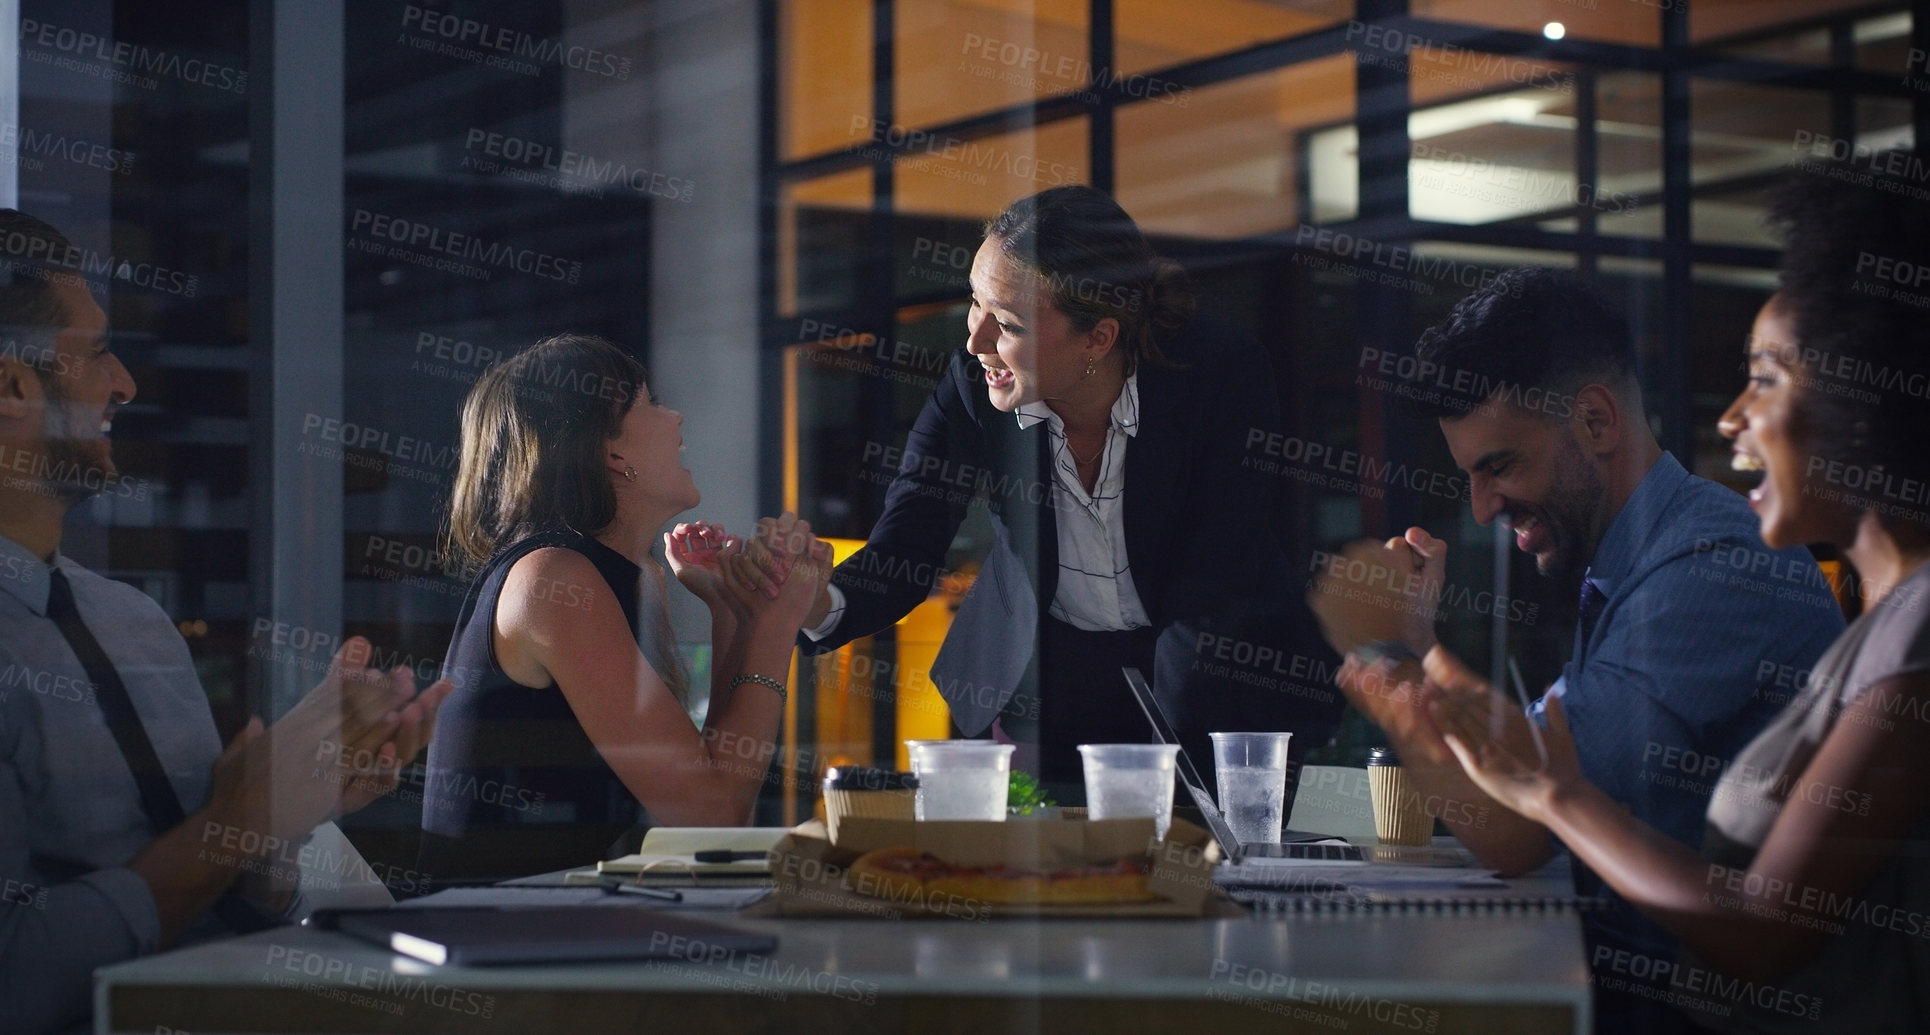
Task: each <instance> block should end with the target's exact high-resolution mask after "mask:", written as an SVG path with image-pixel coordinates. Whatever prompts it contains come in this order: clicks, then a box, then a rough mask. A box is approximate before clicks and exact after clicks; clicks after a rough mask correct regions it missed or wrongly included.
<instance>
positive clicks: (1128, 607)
mask: <svg viewBox="0 0 1930 1035" xmlns="http://www.w3.org/2000/svg"><path fill="white" fill-rule="evenodd" d="M1014 416H1015V417H1017V419H1018V422H1019V427H1021V428H1030V427H1033V426H1035V425H1037V424H1038V423H1039V422H1041V421H1044V422H1045V423H1046V433H1047V434H1048V435H1050V436H1051V437H1052V445H1051V454H1052V506H1053V513H1054V517H1055V521H1054V524H1056V525H1057V526H1058V539H1059V588H1058V591H1057V592H1056V593H1054V594H1053V596H1052V605H1051V607H1050V609H1049V611H1048V613H1050V614H1051V615H1052V617H1054V618H1057V619H1059V620H1060V621H1062V622H1065V623H1067V624H1069V625H1071V626H1072V627H1074V628H1076V629H1084V630H1087V631H1089V632H1112V631H1119V630H1124V629H1140V628H1144V627H1146V626H1148V625H1151V624H1152V620H1151V619H1149V618H1148V617H1147V616H1146V607H1145V605H1144V604H1142V603H1140V600H1139V591H1138V590H1136V589H1135V588H1133V574H1132V565H1131V563H1130V562H1129V561H1128V560H1127V557H1126V445H1127V443H1128V442H1129V441H1130V440H1131V439H1133V438H1134V437H1136V436H1138V434H1139V375H1138V374H1133V375H1132V376H1131V377H1128V378H1126V385H1125V387H1124V388H1121V389H1120V390H1119V398H1118V399H1117V400H1116V401H1114V402H1113V404H1112V424H1111V426H1109V427H1108V428H1107V429H1106V444H1105V447H1104V452H1103V454H1102V455H1101V457H1100V461H1099V479H1098V481H1097V482H1095V483H1094V485H1093V490H1092V492H1091V493H1089V494H1088V493H1087V492H1086V488H1085V486H1084V485H1083V484H1081V483H1080V481H1079V470H1078V465H1077V464H1075V463H1074V462H1073V459H1072V454H1071V452H1070V451H1069V450H1068V449H1067V448H1066V430H1065V427H1066V426H1065V421H1064V420H1063V419H1061V418H1060V416H1059V415H1058V414H1057V413H1054V412H1053V411H1052V407H1050V406H1048V405H1046V404H1045V403H1043V402H1032V403H1026V404H1025V405H1023V406H1021V407H1019V410H1018V413H1016V414H1015V415H1014ZM826 592H827V593H828V594H829V596H830V598H831V607H830V610H828V611H826V612H825V614H824V621H822V622H820V623H818V625H817V626H816V627H815V628H811V629H806V630H804V635H806V636H809V637H810V638H812V639H813V640H822V639H824V638H825V637H826V636H829V635H831V633H832V632H833V631H835V630H836V629H837V627H838V623H839V622H840V621H842V620H843V619H844V604H845V601H844V593H843V591H841V590H840V589H838V587H837V586H835V585H832V586H827V587H826Z"/></svg>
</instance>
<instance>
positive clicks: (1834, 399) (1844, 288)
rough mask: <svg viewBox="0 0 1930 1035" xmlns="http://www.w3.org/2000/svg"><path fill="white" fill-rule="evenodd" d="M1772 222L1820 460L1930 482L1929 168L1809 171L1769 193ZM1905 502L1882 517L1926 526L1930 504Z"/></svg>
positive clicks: (1897, 165) (1900, 158)
mask: <svg viewBox="0 0 1930 1035" xmlns="http://www.w3.org/2000/svg"><path fill="white" fill-rule="evenodd" d="M1769 222H1770V225H1771V226H1772V227H1773V228H1774V229H1776V230H1777V231H1778V232H1779V233H1780V235H1781V237H1782V240H1783V264H1782V272H1781V275H1780V278H1779V281H1778V295H1777V304H1778V305H1779V306H1780V307H1781V308H1782V310H1783V312H1784V314H1785V316H1786V317H1787V318H1788V319H1789V320H1790V322H1791V323H1792V324H1793V325H1794V331H1795V334H1796V338H1797V341H1796V342H1795V343H1794V348H1793V349H1791V353H1792V355H1793V357H1794V360H1795V362H1796V364H1797V366H1798V367H1799V368H1800V370H1801V371H1802V377H1801V383H1802V384H1803V386H1804V388H1805V389H1806V391H1805V392H1804V395H1803V402H1802V409H1803V414H1804V417H1805V418H1806V423H1807V424H1808V425H1809V428H1810V431H1811V433H1812V436H1813V437H1812V438H1811V441H1810V448H1811V449H1812V451H1813V452H1814V455H1815V456H1816V457H1818V458H1820V459H1822V460H1824V461H1825V462H1835V463H1841V464H1844V465H1847V466H1849V467H1852V468H1854V469H1856V470H1857V471H1858V472H1859V474H1858V476H1857V481H1858V482H1859V483H1862V484H1865V485H1873V486H1877V487H1884V486H1887V487H1896V486H1901V485H1904V484H1907V483H1914V484H1915V485H1917V486H1930V450H1926V449H1925V448H1924V443H1925V441H1926V439H1927V438H1930V352H1927V351H1926V346H1927V345H1930V330H1926V328H1930V165H1926V164H1925V162H1924V161H1923V160H1922V159H1920V158H1918V157H1917V156H1916V155H1915V154H1914V153H1913V152H1909V151H1893V152H1885V153H1882V154H1878V155H1874V156H1869V157H1867V158H1865V157H1859V158H1856V159H1854V160H1852V161H1850V162H1836V163H1828V164H1823V163H1818V164H1815V165H1810V166H1806V167H1803V168H1801V169H1799V170H1798V171H1797V172H1795V173H1794V174H1792V175H1791V176H1789V177H1788V178H1787V179H1785V180H1784V181H1783V182H1782V183H1780V184H1779V185H1778V186H1777V187H1776V189H1775V191H1774V192H1773V193H1772V195H1771V198H1770V204H1769ZM1884 495H1886V491H1884V490H1882V489H1881V488H1879V489H1878V490H1877V491H1870V492H1868V493H1867V494H1866V495H1864V496H1863V497H1862V498H1861V499H1862V503H1863V504H1864V505H1865V506H1866V507H1879V506H1880V505H1881V504H1882V503H1883V502H1884V500H1883V497H1884ZM1909 504H1910V505H1908V506H1899V507H1880V509H1879V513H1880V514H1883V515H1884V516H1886V517H1893V518H1901V519H1903V520H1907V521H1910V522H1912V523H1914V524H1917V525H1922V526H1927V527H1930V505H1926V503H1925V501H1924V500H1922V499H1915V500H1911V501H1909Z"/></svg>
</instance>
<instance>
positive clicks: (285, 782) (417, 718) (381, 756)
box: [209, 636, 454, 841]
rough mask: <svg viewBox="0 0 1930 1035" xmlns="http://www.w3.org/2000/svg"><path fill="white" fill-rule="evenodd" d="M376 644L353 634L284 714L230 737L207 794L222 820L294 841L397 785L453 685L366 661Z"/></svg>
mask: <svg viewBox="0 0 1930 1035" xmlns="http://www.w3.org/2000/svg"><path fill="white" fill-rule="evenodd" d="M373 652H374V651H373V648H372V647H371V646H370V645H369V642H368V641H367V640H365V639H362V638H361V637H359V636H357V637H352V638H350V639H349V640H348V642H346V643H344V644H343V645H342V647H341V649H340V650H338V651H336V653H335V657H334V660H333V661H332V662H331V663H330V665H329V670H328V675H327V676H326V677H324V678H323V680H322V681H321V682H320V683H318V684H317V685H316V686H315V688H314V689H312V690H310V691H309V692H308V693H307V694H305V695H304V696H303V697H302V699H301V701H299V702H298V703H297V704H296V705H295V707H294V708H293V709H291V710H290V711H289V712H288V714H287V715H285V716H283V717H282V718H281V720H280V721H278V722H276V723H275V724H274V725H273V726H268V727H265V728H264V726H263V724H262V721H261V720H260V719H259V718H257V719H254V720H252V721H251V722H249V724H248V725H247V727H246V728H244V729H243V730H242V731H241V733H240V734H238V735H237V736H236V737H235V738H234V740H233V741H231V742H230V743H229V745H228V748H227V750H225V751H223V752H222V754H221V757H220V758H219V759H218V760H216V762H215V770H214V780H213V787H212V788H211V790H210V793H209V805H210V807H211V809H212V810H213V811H214V813H215V814H216V815H217V816H219V817H220V822H223V823H228V824H233V825H234V826H237V827H239V828H241V829H243V830H248V831H253V832H256V833H259V834H262V835H267V836H272V837H275V838H278V839H280V840H282V841H294V840H297V839H299V838H301V837H305V836H307V834H308V832H309V831H310V830H312V829H313V828H314V827H315V826H316V825H317V824H319V823H322V822H324V821H326V820H329V819H332V818H334V817H335V816H338V815H341V814H342V813H344V812H351V811H354V810H355V809H359V808H362V807H363V806H365V805H367V804H369V803H370V802H372V801H374V800H375V799H376V798H379V797H381V796H382V795H384V794H387V793H388V792H389V791H391V790H393V789H394V788H395V786H396V783H397V782H398V780H399V779H400V775H401V771H402V768H403V767H404V766H407V765H408V764H409V763H410V762H411V761H413V760H414V759H415V756H416V754H417V753H418V752H420V751H421V750H422V748H423V746H424V745H426V744H427V743H428V741H429V736H430V733H431V732H432V731H433V729H434V727H435V716H436V711H437V709H438V708H440V707H441V705H442V702H443V700H444V699H445V698H446V697H448V695H449V693H450V692H451V691H452V690H453V689H454V685H453V684H452V683H450V682H449V681H448V680H446V679H445V680H442V681H439V682H437V683H436V684H435V685H433V686H431V687H429V688H428V689H426V690H423V691H422V692H421V693H417V692H416V685H415V676H414V674H413V673H412V672H410V671H409V670H408V669H407V668H406V667H398V668H396V669H394V670H393V671H389V672H383V671H380V670H377V669H372V668H368V667H367V662H368V661H369V659H370V657H371V655H372V654H373Z"/></svg>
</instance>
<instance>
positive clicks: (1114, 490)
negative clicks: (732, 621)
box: [799, 186, 1340, 802]
mask: <svg viewBox="0 0 1930 1035" xmlns="http://www.w3.org/2000/svg"><path fill="white" fill-rule="evenodd" d="M971 291H972V298H971V309H970V312H969V314H968V315H967V317H966V321H965V328H966V342H965V349H964V350H963V351H961V352H959V353H957V354H956V355H955V356H954V357H953V361H952V363H951V365H950V367H949V369H948V370H947V372H946V374H945V376H944V378H943V380H942V381H941V382H940V384H939V385H938V387H937V388H936V389H935V390H934V391H933V393H932V396H931V398H930V399H929V400H928V401H927V402H926V404H925V408H924V411H923V412H922V413H920V414H919V417H918V420H917V423H916V425H915V426H914V427H913V428H912V431H911V435H910V438H909V440H908V442H907V444H906V447H905V450H904V456H903V461H902V463H901V464H900V466H899V472H898V475H897V477H896V479H895V480H894V481H893V482H892V484H891V487H890V489H889V490H888V491H887V494H886V497H885V511H884V515H883V516H882V517H881V518H880V519H879V521H878V524H877V526H876V527H875V528H873V529H872V533H871V536H870V539H869V541H868V542H867V545H866V546H865V547H864V548H863V549H862V550H860V551H858V552H857V553H856V554H854V555H853V556H851V557H850V558H848V559H846V560H845V562H844V563H843V564H841V565H839V566H838V568H837V570H836V571H835V572H834V573H833V576H832V583H831V585H832V587H833V588H830V589H828V590H826V591H825V592H822V593H820V594H819V598H818V600H817V602H816V604H815V605H814V606H813V608H812V612H811V614H810V616H809V617H808V618H807V619H806V621H805V626H804V628H805V631H804V632H803V633H801V634H800V636H799V642H800V645H801V646H802V647H803V649H804V650H805V651H806V652H807V653H819V652H823V651H828V650H832V649H835V648H837V647H838V646H840V645H842V644H844V643H846V642H848V641H850V640H852V639H855V638H858V637H860V636H866V635H869V634H871V633H875V632H877V631H879V630H880V629H883V628H885V627H886V626H888V625H890V624H892V623H893V622H896V621H897V620H898V619H900V618H902V617H904V616H905V614H907V613H908V612H909V611H910V610H911V609H912V608H913V607H916V606H917V605H918V604H919V603H920V602H921V601H923V600H924V599H925V598H926V596H927V595H928V594H929V593H930V591H931V588H932V581H933V578H934V577H935V573H938V572H940V571H941V570H942V569H943V568H944V561H945V554H946V551H947V549H948V547H949V546H950V545H951V542H952V539H953V536H954V535H955V534H956V533H957V531H958V527H959V524H960V522H962V521H963V519H964V517H965V513H966V508H967V506H968V505H969V504H970V503H971V501H972V500H973V498H974V497H975V496H982V497H984V498H985V499H986V500H987V501H988V503H989V505H990V509H991V512H992V521H993V525H994V527H995V528H996V532H997V536H996V541H995V543H994V545H993V546H992V548H991V552H990V554H989V556H987V557H986V559H985V561H984V564H983V566H982V568H981V570H980V573H979V576H978V579H977V581H976V583H975V584H974V585H973V587H972V590H971V592H970V593H969V594H967V596H966V598H965V600H964V602H963V604H962V605H961V606H960V608H959V610H958V614H957V616H956V618H955V619H954V621H953V624H952V628H951V631H950V633H949V634H948V635H947V637H946V640H945V644H944V647H943V648H942V649H941V650H940V652H939V655H938V659H937V661H936V662H935V663H934V664H933V666H932V681H933V682H934V683H935V684H936V685H937V687H938V689H939V692H940V693H942V694H943V695H944V697H945V700H946V702H947V703H948V704H949V705H950V707H951V712H952V720H953V725H954V726H955V728H956V731H957V732H958V733H959V734H961V735H964V736H974V737H977V736H984V737H993V738H995V739H998V740H1000V741H1009V742H1014V743H1017V744H1019V745H1020V750H1019V753H1018V754H1017V755H1016V756H1015V758H1014V763H1015V766H1016V767H1018V768H1023V769H1027V770H1030V771H1032V772H1034V773H1036V774H1038V775H1039V776H1040V777H1041V778H1042V779H1043V780H1044V781H1045V782H1046V783H1047V784H1048V785H1049V786H1050V787H1051V789H1053V790H1054V791H1056V792H1057V793H1058V795H1059V800H1060V801H1062V802H1066V801H1078V800H1081V799H1082V798H1083V774H1082V770H1081V766H1080V758H1079V755H1078V752H1077V750H1076V746H1077V745H1079V744H1084V743H1110V742H1126V743H1133V742H1141V743H1143V742H1145V741H1147V740H1150V739H1151V738H1150V736H1149V730H1148V726H1147V723H1146V721H1145V719H1144V717H1143V716H1142V715H1141V713H1140V710H1139V708H1138V707H1137V706H1136V705H1135V704H1134V702H1133V700H1132V697H1131V695H1130V693H1129V692H1128V690H1127V688H1126V685H1125V683H1124V681H1123V679H1122V678H1121V676H1120V671H1119V670H1120V667H1121V666H1124V665H1136V666H1138V667H1139V668H1141V669H1142V670H1143V671H1145V672H1147V673H1148V674H1149V675H1151V676H1152V678H1153V681H1154V687H1155V691H1156V693H1157V694H1158V695H1159V696H1160V697H1161V698H1162V700H1163V701H1164V703H1165V706H1166V708H1167V711H1168V712H1169V714H1172V715H1173V717H1174V720H1175V722H1176V723H1177V724H1178V725H1179V726H1180V727H1181V728H1182V736H1183V738H1184V739H1186V740H1188V741H1189V742H1191V745H1192V746H1190V747H1189V751H1188V753H1189V754H1192V753H1194V751H1195V750H1200V749H1203V748H1204V745H1205V743H1206V742H1205V733H1206V732H1207V731H1208V729H1254V728H1258V729H1268V728H1273V729H1282V728H1284V729H1292V730H1293V731H1294V732H1295V733H1296V734H1297V736H1296V737H1295V743H1294V746H1295V747H1296V748H1299V749H1302V750H1304V747H1305V745H1306V742H1307V740H1309V739H1315V740H1324V739H1325V734H1326V732H1327V730H1329V729H1331V725H1332V722H1333V721H1334V719H1335V718H1337V716H1338V713H1339V710H1340V703H1339V699H1338V697H1337V695H1335V694H1333V693H1332V692H1331V691H1329V690H1327V689H1326V688H1325V687H1322V686H1319V684H1320V683H1324V682H1325V680H1323V679H1318V678H1308V679H1305V680H1303V682H1305V683H1307V684H1308V685H1307V686H1306V687H1305V688H1304V689H1305V691H1306V692H1305V693H1297V692H1295V691H1294V690H1291V689H1288V688H1285V687H1281V686H1279V685H1277V684H1278V683H1280V682H1281V680H1279V679H1278V677H1277V676H1275V675H1274V674H1273V673H1270V672H1264V671H1262V672H1256V673H1254V675H1256V676H1259V677H1260V678H1259V679H1257V680H1256V679H1252V678H1249V679H1248V680H1247V681H1246V684H1247V685H1246V686H1244V687H1240V686H1239V685H1237V684H1232V683H1229V682H1228V681H1227V680H1225V679H1222V678H1218V677H1216V676H1214V675H1211V674H1210V673H1212V672H1217V671H1219V670H1222V669H1226V668H1228V666H1226V665H1224V664H1223V663H1222V662H1221V661H1219V660H1214V659H1208V658H1202V657H1200V654H1201V646H1202V645H1203V644H1204V645H1206V646H1208V647H1209V648H1211V647H1217V646H1218V645H1220V644H1222V643H1223V642H1224V639H1223V638H1224V637H1229V636H1232V637H1240V636H1245V635H1247V634H1248V632H1250V631H1251V630H1254V629H1259V628H1267V627H1269V626H1270V627H1271V628H1269V629H1268V632H1269V633H1271V634H1272V635H1273V636H1275V637H1276V638H1277V637H1278V630H1279V623H1280V622H1281V620H1282V618H1283V617H1285V616H1286V609H1290V608H1292V607H1295V606H1298V605H1297V601H1298V597H1299V593H1298V590H1297V589H1290V588H1289V587H1287V586H1286V585H1285V584H1284V583H1285V568H1284V565H1283V557H1282V555H1281V553H1280V551H1279V549H1278V547H1277V545H1276V543H1275V540H1274V538H1273V534H1272V530H1271V527H1270V525H1271V520H1270V519H1271V513H1272V511H1271V507H1272V499H1273V495H1274V488H1275V487H1274V484H1273V476H1272V475H1270V474H1268V473H1266V472H1265V471H1264V470H1263V469H1261V465H1260V464H1257V463H1255V461H1256V460H1259V459H1264V457H1263V455H1262V454H1259V453H1256V452H1254V451H1253V450H1254V445H1253V444H1254V443H1256V442H1264V441H1266V437H1267V436H1268V435H1271V434H1274V433H1275V432H1276V431H1277V428H1278V424H1279V413H1278V401H1277V399H1276V396H1275V389H1274V380H1273V375H1272V371H1271V369H1270V367H1269V364H1268V362H1267V358H1266V355H1265V353H1263V352H1262V351H1260V349H1259V348H1258V347H1257V346H1256V345H1254V344H1253V343H1251V342H1250V341H1246V340H1243V339H1242V338H1240V337H1238V336H1236V335H1234V334H1231V333H1229V332H1228V331H1227V330H1226V329H1225V328H1220V327H1215V326H1213V325H1211V324H1209V323H1208V322H1207V321H1205V320H1202V319H1198V318H1195V316H1194V308H1195V302H1194V296H1193V293H1192V290H1191V287H1190V285H1189V284H1188V282H1187V278H1186V275H1185V274H1184V272H1183V271H1181V270H1180V268H1179V266H1178V265H1177V264H1175V263H1173V262H1171V261H1170V260H1165V259H1161V258H1159V257H1158V256H1156V255H1155V254H1154V253H1153V250H1152V247H1151V245H1149V244H1148V243H1147V241H1146V238H1145V237H1144V235H1142V234H1141V233H1140V231H1139V227H1138V226H1137V225H1135V224H1134V223H1133V221H1132V218H1131V217H1130V216H1128V215H1127V214H1126V213H1125V212H1124V211H1123V210H1122V209H1121V208H1120V207H1119V206H1118V204H1117V203H1115V202H1114V201H1113V200H1112V199H1111V198H1110V197H1108V196H1106V195H1105V194H1102V193H1100V192H1099V191H1096V190H1093V189H1091V188H1088V187H1076V186H1075V187H1057V188H1054V189H1051V190H1048V191H1045V192H1043V193H1040V194H1037V195H1034V196H1032V197H1029V198H1025V199H1022V200H1020V201H1017V202H1014V203H1013V204H1012V205H1011V207H1009V208H1008V209H1006V210H1005V212H1004V213H1002V214H1001V215H1000V216H999V217H998V218H997V219H995V220H993V221H992V222H991V223H990V224H989V225H988V226H987V227H986V231H985V240H984V243H983V244H982V245H981V246H980V248H979V250H978V254H977V257H976V258H975V259H974V261H973V263H972V272H971ZM1296 625H1297V628H1298V629H1300V630H1309V631H1310V630H1311V628H1312V626H1311V622H1310V621H1309V622H1302V623H1296ZM1303 639H1304V637H1303ZM1288 650H1289V652H1291V649H1290V648H1289V649H1288ZM1325 650H1326V648H1325V647H1324V645H1320V644H1319V643H1318V642H1317V640H1310V641H1308V642H1307V643H1306V647H1305V650H1303V651H1300V652H1299V653H1301V654H1305V655H1308V656H1309V657H1310V659H1311V658H1317V659H1319V660H1320V661H1321V662H1323V663H1324V662H1325V660H1326V659H1325V657H1324V655H1325ZM1196 661H1197V662H1198V663H1197V664H1196ZM1233 667H1234V668H1237V666H1233ZM1248 667H1249V668H1251V666H1248ZM1327 671H1331V667H1329V668H1328V669H1327ZM1254 682H1270V683H1273V684H1275V685H1272V686H1267V687H1264V688H1262V689H1255V688H1254V687H1253V686H1252V684H1253V683H1254ZM1284 722H1294V723H1296V724H1297V727H1296V726H1288V725H1281V723H1284ZM1296 754H1298V752H1296ZM1210 759H1211V755H1210V754H1207V755H1205V756H1204V757H1203V758H1202V759H1201V761H1202V762H1205V763H1207V764H1206V765H1204V766H1203V768H1207V769H1210V768H1211V766H1210Z"/></svg>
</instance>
